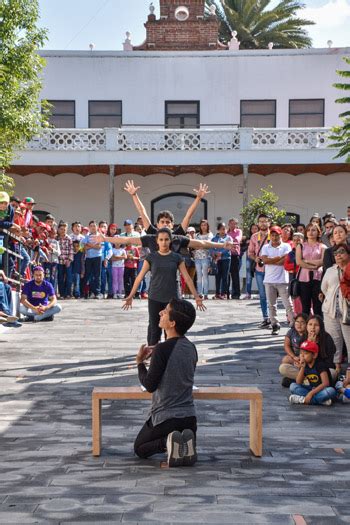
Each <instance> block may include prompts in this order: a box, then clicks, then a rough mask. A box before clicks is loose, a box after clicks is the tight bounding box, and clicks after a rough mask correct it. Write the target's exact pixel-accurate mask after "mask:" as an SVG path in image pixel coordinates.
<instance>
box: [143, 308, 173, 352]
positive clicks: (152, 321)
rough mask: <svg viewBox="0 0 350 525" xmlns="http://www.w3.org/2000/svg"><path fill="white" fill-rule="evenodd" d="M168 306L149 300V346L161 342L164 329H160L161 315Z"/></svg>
mask: <svg viewBox="0 0 350 525" xmlns="http://www.w3.org/2000/svg"><path fill="white" fill-rule="evenodd" d="M167 304H168V303H160V302H159V301H153V299H148V330H147V343H148V344H149V345H156V344H157V343H159V341H160V338H161V336H162V329H161V328H159V319H160V317H159V313H160V312H161V311H162V310H164V309H165V308H166V306H167Z"/></svg>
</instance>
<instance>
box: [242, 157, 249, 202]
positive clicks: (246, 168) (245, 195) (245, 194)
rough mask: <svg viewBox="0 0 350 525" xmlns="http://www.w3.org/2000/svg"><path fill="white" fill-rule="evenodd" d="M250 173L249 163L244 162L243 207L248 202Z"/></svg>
mask: <svg viewBox="0 0 350 525" xmlns="http://www.w3.org/2000/svg"><path fill="white" fill-rule="evenodd" d="M248 174H249V165H248V164H243V208H244V207H245V206H247V204H248Z"/></svg>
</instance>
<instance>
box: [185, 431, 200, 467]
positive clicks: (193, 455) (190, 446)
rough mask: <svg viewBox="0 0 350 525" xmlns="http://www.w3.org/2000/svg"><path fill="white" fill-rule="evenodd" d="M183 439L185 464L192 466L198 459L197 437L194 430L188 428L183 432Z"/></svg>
mask: <svg viewBox="0 0 350 525" xmlns="http://www.w3.org/2000/svg"><path fill="white" fill-rule="evenodd" d="M182 440H183V465H184V466H185V467H192V465H194V464H195V463H196V461H197V451H196V438H195V435H194V433H193V432H192V430H190V429H189V428H186V429H185V430H184V431H183V432H182Z"/></svg>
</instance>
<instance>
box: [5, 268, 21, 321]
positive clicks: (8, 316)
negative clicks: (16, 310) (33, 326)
mask: <svg viewBox="0 0 350 525" xmlns="http://www.w3.org/2000/svg"><path fill="white" fill-rule="evenodd" d="M0 279H1V280H0V323H1V324H5V326H15V325H16V326H21V324H20V323H18V322H17V321H18V317H16V316H15V315H12V312H13V303H12V293H11V287H10V286H9V285H8V284H7V282H6V281H7V277H6V275H5V273H4V272H3V270H0Z"/></svg>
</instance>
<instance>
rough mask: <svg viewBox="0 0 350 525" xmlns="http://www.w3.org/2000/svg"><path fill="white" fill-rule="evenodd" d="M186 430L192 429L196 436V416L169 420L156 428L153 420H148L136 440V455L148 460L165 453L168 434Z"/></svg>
mask: <svg viewBox="0 0 350 525" xmlns="http://www.w3.org/2000/svg"><path fill="white" fill-rule="evenodd" d="M186 428H189V429H191V430H192V431H193V432H194V435H196V432H197V418H196V417H195V416H191V417H184V418H181V419H180V418H173V419H167V420H166V421H163V423H160V425H156V426H155V427H154V426H153V425H152V420H151V418H150V419H148V421H146V423H145V424H144V425H143V427H142V428H141V430H140V432H139V434H138V436H137V438H136V439H135V443H134V450H135V454H136V455H137V456H139V458H148V457H150V456H153V454H159V453H161V452H165V450H166V440H167V437H168V434H170V433H171V432H174V430H178V431H179V432H182V431H183V430H185V429H186Z"/></svg>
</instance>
